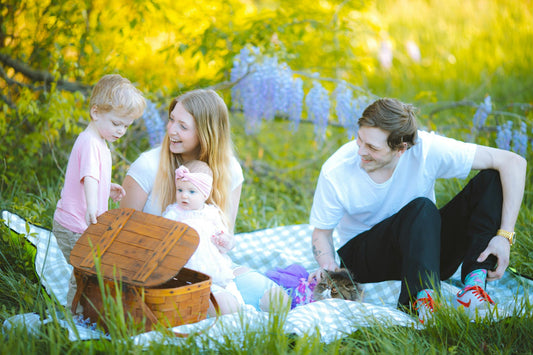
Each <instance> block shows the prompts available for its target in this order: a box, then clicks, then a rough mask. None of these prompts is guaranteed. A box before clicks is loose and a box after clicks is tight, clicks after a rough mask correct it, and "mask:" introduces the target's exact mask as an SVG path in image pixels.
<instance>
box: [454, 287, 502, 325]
mask: <svg viewBox="0 0 533 355" xmlns="http://www.w3.org/2000/svg"><path fill="white" fill-rule="evenodd" d="M494 304H495V303H494V301H493V300H492V299H491V298H490V296H489V295H488V293H487V292H486V291H485V290H484V289H483V288H481V287H479V286H468V287H465V288H463V289H462V290H461V291H459V292H457V295H456V296H455V298H454V305H455V307H456V308H458V309H459V308H463V309H464V310H465V312H466V313H468V314H469V315H470V316H475V315H476V314H478V315H479V316H481V317H484V316H485V314H486V313H487V311H489V310H490V309H491V306H493V305H494Z"/></svg>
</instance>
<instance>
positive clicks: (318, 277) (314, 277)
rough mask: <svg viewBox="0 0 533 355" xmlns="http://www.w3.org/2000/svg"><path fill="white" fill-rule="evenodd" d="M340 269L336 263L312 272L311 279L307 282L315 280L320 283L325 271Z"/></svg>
mask: <svg viewBox="0 0 533 355" xmlns="http://www.w3.org/2000/svg"><path fill="white" fill-rule="evenodd" d="M338 268H339V265H337V263H336V262H333V263H331V264H329V265H325V266H324V267H321V268H320V269H318V270H316V271H314V272H312V273H311V274H309V277H308V278H307V281H308V282H313V280H316V282H320V280H322V276H323V273H324V270H329V271H335V270H337V269H338Z"/></svg>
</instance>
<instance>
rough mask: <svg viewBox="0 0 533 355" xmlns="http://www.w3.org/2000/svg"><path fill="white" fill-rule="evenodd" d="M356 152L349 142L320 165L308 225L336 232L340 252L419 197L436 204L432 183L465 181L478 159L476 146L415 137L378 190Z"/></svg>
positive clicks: (422, 134) (432, 136)
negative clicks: (353, 240)
mask: <svg viewBox="0 0 533 355" xmlns="http://www.w3.org/2000/svg"><path fill="white" fill-rule="evenodd" d="M358 149H359V148H358V146H357V143H356V141H355V140H353V141H350V142H348V143H346V144H345V145H343V146H342V147H341V148H340V149H339V150H337V152H335V153H334V154H333V155H332V156H331V157H330V158H329V159H328V160H327V161H326V162H325V163H324V165H323V166H322V169H321V171H320V176H319V178H318V183H317V188H316V191H315V196H314V199H313V206H312V208H311V216H310V224H311V225H313V226H314V227H315V228H318V229H336V231H337V233H338V235H339V239H340V244H341V245H340V246H339V247H342V246H343V245H344V244H346V243H347V242H348V241H349V240H350V239H352V238H353V237H355V236H357V235H358V234H360V233H362V232H364V231H366V230H368V229H370V228H372V227H373V226H374V225H376V224H377V223H379V222H381V221H383V220H384V219H386V218H388V217H390V216H392V215H393V214H395V213H397V212H398V211H399V210H400V209H401V208H402V207H404V206H405V205H407V204H408V203H409V202H411V201H412V200H414V199H415V198H417V197H427V198H429V199H430V200H432V201H433V202H435V180H436V179H438V178H453V177H457V178H462V179H464V178H466V177H467V176H468V173H469V172H470V170H471V168H472V163H473V161H474V155H475V153H476V145H475V144H471V143H465V142H461V141H457V140H454V139H451V138H446V137H443V136H439V135H437V134H434V133H428V132H424V131H418V139H417V142H416V144H415V145H414V146H413V147H411V148H410V149H408V150H407V151H406V152H405V153H404V154H402V155H401V157H400V159H399V161H398V165H397V166H396V168H395V170H394V173H393V174H392V176H391V178H390V179H389V180H387V181H386V182H384V183H382V184H378V183H376V182H374V181H373V180H372V179H371V178H370V176H368V174H367V172H366V171H365V170H363V169H362V168H361V166H360V162H361V158H360V157H359V155H358V154H357V152H358Z"/></svg>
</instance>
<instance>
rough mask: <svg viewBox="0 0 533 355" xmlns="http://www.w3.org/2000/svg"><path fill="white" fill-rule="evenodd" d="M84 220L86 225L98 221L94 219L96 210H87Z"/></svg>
mask: <svg viewBox="0 0 533 355" xmlns="http://www.w3.org/2000/svg"><path fill="white" fill-rule="evenodd" d="M85 222H87V225H88V226H89V225H91V224H96V223H98V222H97V221H96V211H89V210H87V212H86V213H85Z"/></svg>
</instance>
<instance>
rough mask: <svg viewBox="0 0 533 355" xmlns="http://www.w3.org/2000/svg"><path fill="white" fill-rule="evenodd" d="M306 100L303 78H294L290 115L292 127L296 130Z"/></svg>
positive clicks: (289, 108)
mask: <svg viewBox="0 0 533 355" xmlns="http://www.w3.org/2000/svg"><path fill="white" fill-rule="evenodd" d="M303 102H304V82H303V80H302V79H301V78H294V79H293V80H292V83H291V90H290V95H289V107H288V115H289V120H290V121H291V124H292V129H293V130H294V131H296V130H297V129H298V125H299V124H300V120H301V119H302V111H303Z"/></svg>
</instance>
